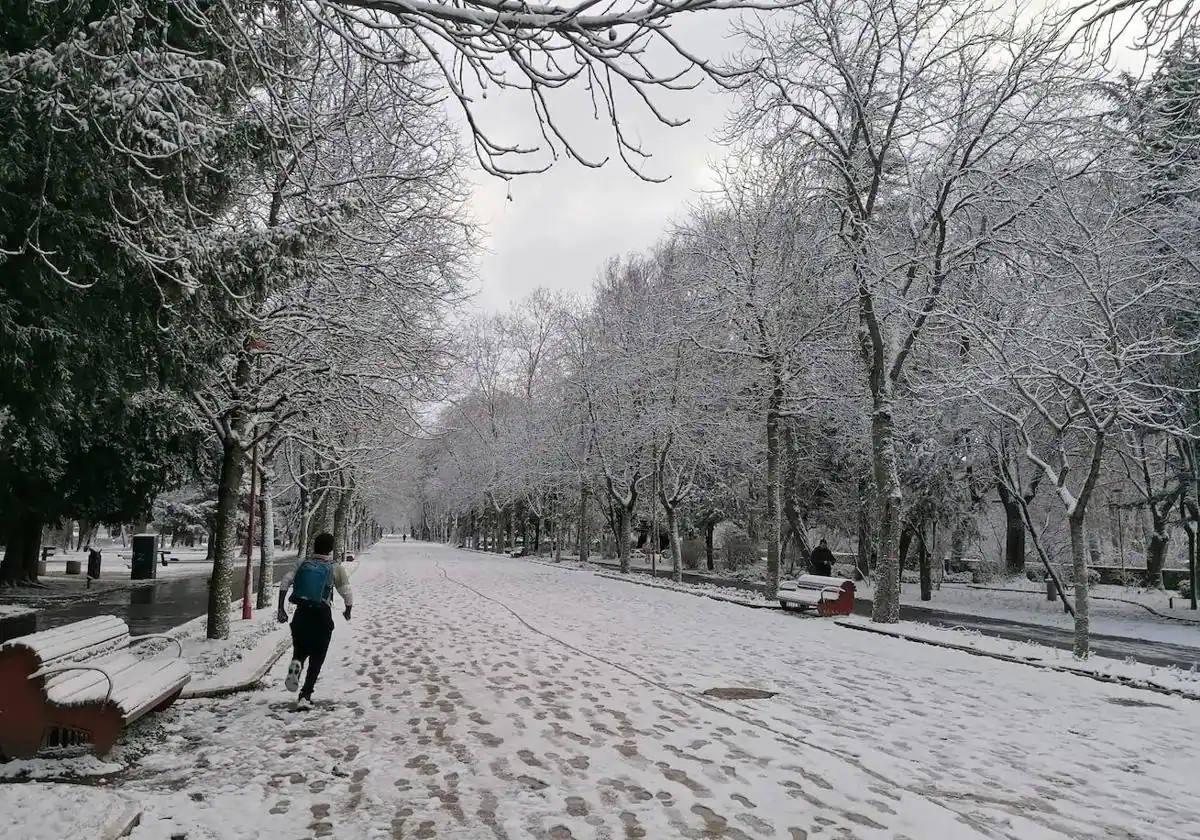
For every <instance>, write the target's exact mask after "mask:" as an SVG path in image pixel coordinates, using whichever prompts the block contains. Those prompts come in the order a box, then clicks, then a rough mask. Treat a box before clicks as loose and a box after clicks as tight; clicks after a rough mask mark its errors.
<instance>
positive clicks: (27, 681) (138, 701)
mask: <svg viewBox="0 0 1200 840" xmlns="http://www.w3.org/2000/svg"><path fill="white" fill-rule="evenodd" d="M156 638H158V639H162V638H166V639H169V640H170V641H172V642H174V643H175V645H176V647H177V648H178V650H177V651H176V652H174V654H171V653H164V654H161V655H156V656H151V657H147V658H139V657H137V656H135V655H134V654H133V653H132V651H131V650H130V646H131V645H133V644H136V643H137V642H141V641H145V640H146V639H156ZM182 654H183V649H182V646H181V645H180V644H179V641H178V640H177V639H173V638H170V637H168V636H162V635H151V636H137V637H131V636H130V635H129V627H128V626H127V625H126V624H125V622H124V621H121V620H120V619H119V618H116V617H115V616H99V617H97V618H88V619H85V620H83V621H76V622H74V623H73V624H66V625H64V626H62V627H56V628H54V629H53V630H44V631H42V632H40V633H31V634H30V635H28V636H20V637H18V638H16V639H12V640H10V641H8V642H5V643H4V644H3V645H0V755H5V756H8V757H10V758H28V757H31V756H34V755H36V754H37V752H38V751H39V750H41V749H45V748H50V747H61V746H75V745H81V744H91V746H92V748H93V749H94V750H95V751H96V753H97V754H99V755H103V754H104V753H106V752H108V751H109V749H111V748H112V745H113V744H114V743H115V742H116V740H117V737H118V736H119V735H120V734H121V730H122V729H124V728H125V727H126V726H128V725H129V724H130V723H132V722H133V721H135V720H137V719H138V718H140V717H142V716H143V715H146V714H148V713H150V712H154V711H158V710H159V709H163V708H166V707H167V706H169V705H170V704H171V703H173V702H174V701H175V698H177V697H178V696H179V692H180V691H182V690H183V687H184V686H185V685H186V684H187V682H188V680H190V679H191V669H190V668H189V667H188V664H187V662H186V661H185V660H184V659H183V658H182Z"/></svg>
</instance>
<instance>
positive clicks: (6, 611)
mask: <svg viewBox="0 0 1200 840" xmlns="http://www.w3.org/2000/svg"><path fill="white" fill-rule="evenodd" d="M31 612H36V610H34V609H33V607H24V606H21V605H20V604H0V618H15V617H16V616H18V615H25V614H27V613H31Z"/></svg>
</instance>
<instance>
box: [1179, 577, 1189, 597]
mask: <svg viewBox="0 0 1200 840" xmlns="http://www.w3.org/2000/svg"><path fill="white" fill-rule="evenodd" d="M1179 597H1181V598H1191V597H1192V583H1191V581H1188V580H1181V581H1180V582H1179Z"/></svg>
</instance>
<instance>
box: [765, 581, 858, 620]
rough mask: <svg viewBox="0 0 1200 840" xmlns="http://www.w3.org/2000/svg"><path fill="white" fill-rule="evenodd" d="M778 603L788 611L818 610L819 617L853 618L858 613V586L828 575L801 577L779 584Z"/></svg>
mask: <svg viewBox="0 0 1200 840" xmlns="http://www.w3.org/2000/svg"><path fill="white" fill-rule="evenodd" d="M775 599H776V600H777V601H779V605H780V606H782V607H783V608H784V609H787V608H788V607H790V606H797V607H800V608H801V609H807V608H810V607H815V608H816V611H817V615H821V616H829V615H849V614H850V613H851V612H853V611H854V582H853V581H851V580H847V579H846V578H836V577H828V576H825V575H800V577H798V578H796V579H795V580H783V581H780V582H779V589H778V591H777V592H776V593H775Z"/></svg>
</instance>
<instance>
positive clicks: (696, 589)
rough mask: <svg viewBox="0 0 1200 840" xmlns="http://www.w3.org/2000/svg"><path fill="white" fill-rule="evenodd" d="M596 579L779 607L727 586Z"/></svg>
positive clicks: (640, 577)
mask: <svg viewBox="0 0 1200 840" xmlns="http://www.w3.org/2000/svg"><path fill="white" fill-rule="evenodd" d="M596 576H597V577H603V578H609V579H611V580H620V581H624V582H626V583H637V584H641V585H642V586H650V587H654V588H655V589H671V590H674V591H676V592H690V593H692V594H694V595H704V596H705V597H708V598H714V599H716V600H718V601H727V602H728V603H731V604H741V605H743V606H746V607H760V608H761V607H766V608H768V609H772V608H773V609H778V608H779V605H778V604H776V603H775V602H774V601H768V600H767V598H766V596H765V595H763V594H762V593H760V592H751V591H749V590H746V589H734V588H733V587H729V586H716V585H714V584H711V583H676V582H675V581H673V580H664V579H662V578H651V577H646V576H644V575H636V576H633V575H620V574H612V573H611V572H609V571H602V572H599V571H598V572H596Z"/></svg>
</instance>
